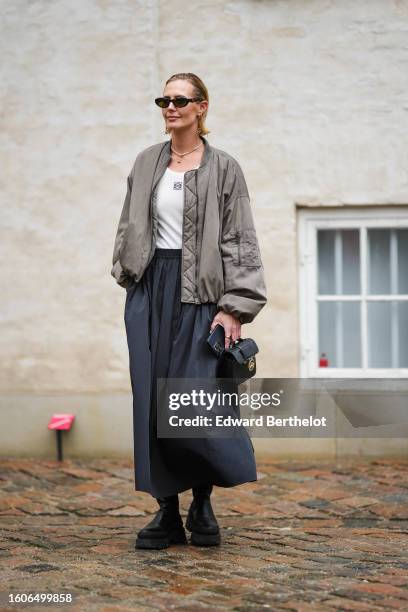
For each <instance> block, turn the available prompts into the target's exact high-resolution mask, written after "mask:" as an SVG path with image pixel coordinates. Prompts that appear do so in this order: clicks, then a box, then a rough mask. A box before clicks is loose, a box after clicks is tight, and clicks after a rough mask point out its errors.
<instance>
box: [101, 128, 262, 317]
mask: <svg viewBox="0 0 408 612" xmlns="http://www.w3.org/2000/svg"><path fill="white" fill-rule="evenodd" d="M201 139H202V140H203V142H204V145H205V148H204V153H203V157H202V160H201V165H200V166H199V168H198V169H196V170H189V171H187V172H186V173H185V175H184V213H183V243H182V265H181V301H182V302H185V303H189V304H201V303H205V302H213V303H216V304H217V306H218V310H223V311H224V312H227V313H230V314H233V315H234V316H236V317H237V318H239V320H240V321H241V323H250V322H251V321H252V320H253V319H254V318H255V316H256V315H257V314H258V313H259V311H260V310H261V308H263V306H264V305H265V304H266V301H267V297H266V287H265V280H264V273H263V264H262V261H261V256H260V252H259V245H258V240H257V236H256V231H255V227H254V222H253V217H252V211H251V207H250V200H249V194H248V189H247V186H246V182H245V178H244V175H243V172H242V170H241V167H240V165H239V164H238V162H237V161H236V160H235V159H234V158H233V157H232V156H231V155H229V154H228V153H225V151H222V150H221V149H217V148H215V147H213V146H211V145H210V144H209V142H208V141H207V140H206V139H205V138H203V137H202V136H201ZM170 146H171V141H170V140H166V141H165V142H160V143H158V144H155V145H152V146H150V147H148V148H146V149H144V150H143V151H141V152H140V153H139V154H138V155H137V157H136V161H135V163H134V164H133V167H132V170H131V172H130V174H129V176H128V177H127V193H126V197H125V202H124V204H123V210H122V214H121V216H120V220H119V226H118V230H117V234H116V239H115V245H114V249H113V258H112V263H113V268H112V271H111V274H112V276H114V278H115V279H116V282H117V283H118V284H119V285H121V286H122V287H125V288H126V289H128V288H129V287H130V286H131V285H132V284H133V282H138V281H139V280H140V279H141V277H142V275H143V272H144V271H145V269H146V267H147V266H148V264H149V263H150V261H151V259H152V258H153V255H154V250H155V245H156V236H157V213H156V198H157V193H156V187H157V184H158V182H159V180H160V178H161V177H162V176H163V174H164V172H165V170H166V168H167V166H168V164H169V162H170V159H171V150H170Z"/></svg>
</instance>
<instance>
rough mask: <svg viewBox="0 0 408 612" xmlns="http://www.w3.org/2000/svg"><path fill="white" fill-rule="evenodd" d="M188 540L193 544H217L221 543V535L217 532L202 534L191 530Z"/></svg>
mask: <svg viewBox="0 0 408 612" xmlns="http://www.w3.org/2000/svg"><path fill="white" fill-rule="evenodd" d="M190 541H191V544H193V546H218V545H219V544H220V543H221V535H220V534H219V533H214V534H204V533H198V532H197V531H193V532H192V533H191V540H190Z"/></svg>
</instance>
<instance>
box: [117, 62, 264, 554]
mask: <svg viewBox="0 0 408 612" xmlns="http://www.w3.org/2000/svg"><path fill="white" fill-rule="evenodd" d="M155 102H156V104H157V105H158V106H159V107H160V108H161V109H162V115H163V119H164V122H165V125H166V131H165V133H166V134H168V133H170V134H171V139H170V140H166V141H165V142H161V143H159V144H155V145H152V146H150V147H148V148H147V149H144V150H143V151H141V152H140V153H139V154H138V156H137V157H136V161H135V163H134V165H133V167H132V170H131V172H130V174H129V176H128V179H127V193H126V198H125V202H124V205H123V210H122V214H121V217H120V221H119V227H118V231H117V235H116V240H115V246H114V252H113V268H112V275H113V276H114V277H115V279H116V281H117V282H118V284H119V285H121V286H123V287H125V288H126V290H127V295H126V306H125V325H126V334H127V341H128V347H129V365H130V377H131V384H132V391H133V432H134V462H135V488H136V490H137V491H146V492H148V493H150V494H151V495H153V496H154V497H155V498H156V499H157V501H158V504H159V510H158V512H157V514H156V516H155V517H154V519H153V520H152V521H151V522H150V523H149V524H148V525H147V526H146V527H144V528H143V529H142V530H141V531H140V532H139V534H138V537H137V540H136V548H152V549H159V548H166V547H168V546H169V545H170V544H171V543H186V535H185V531H184V527H183V522H182V519H181V516H180V513H179V503H178V493H180V492H182V491H186V490H187V489H192V492H193V501H192V504H191V507H190V509H189V512H188V516H187V521H186V527H187V529H188V530H189V531H191V534H192V535H191V543H192V544H195V545H198V546H200V545H201V546H210V545H217V544H219V543H220V532H219V526H218V523H217V520H216V518H215V516H214V512H213V510H212V507H211V501H210V495H211V492H212V488H213V485H217V486H221V487H231V486H235V485H238V484H241V483H244V482H250V481H254V480H256V466H255V460H254V453H253V447H252V444H251V441H250V439H249V437H248V436H240V437H239V436H238V437H234V438H226V439H225V438H224V439H220V438H218V439H204V438H203V439H185V438H184V439H183V438H178V439H167V438H159V437H158V436H157V429H156V426H157V422H156V407H157V404H156V401H157V397H156V381H157V379H158V378H196V377H199V378H203V377H205V378H209V379H212V378H215V377H216V373H217V357H216V356H215V355H214V354H213V353H212V352H211V349H210V348H209V346H208V345H207V343H206V339H207V337H208V335H209V333H210V331H212V330H213V329H214V327H215V326H216V325H217V324H221V325H222V326H223V327H224V330H225V346H226V347H228V346H229V345H230V343H231V342H234V341H235V340H237V339H239V338H240V337H241V325H242V324H243V323H248V322H250V321H252V320H253V319H254V317H255V316H256V315H257V314H258V312H259V311H260V310H261V308H262V307H263V306H264V305H265V303H266V290H265V283H264V276H263V266H262V262H261V257H260V253H259V246H258V241H257V237H256V232H255V228H254V223H253V218H252V213H251V209H250V204H249V196H248V190H247V187H246V183H245V179H244V176H243V173H242V170H241V168H240V166H239V164H238V162H237V161H236V160H235V159H234V158H233V157H232V156H230V155H228V154H227V153H225V152H224V151H221V150H220V149H216V148H215V147H212V146H210V144H209V143H208V141H207V140H206V139H205V138H204V135H205V134H208V130H207V128H206V127H205V118H206V115H207V111H208V104H209V97H208V91H207V89H206V87H205V85H204V83H203V82H202V81H201V79H200V78H199V77H198V76H196V75H195V74H192V73H181V74H175V75H173V76H172V77H170V79H168V81H166V85H165V88H164V92H163V97H160V98H157V99H156V100H155Z"/></svg>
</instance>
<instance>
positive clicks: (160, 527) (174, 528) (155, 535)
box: [135, 495, 187, 550]
mask: <svg viewBox="0 0 408 612" xmlns="http://www.w3.org/2000/svg"><path fill="white" fill-rule="evenodd" d="M157 502H158V503H159V506H160V509H159V510H158V512H157V513H156V516H155V517H154V519H153V520H152V521H150V523H148V524H147V525H146V527H143V529H141V530H140V531H139V533H138V534H137V539H136V546H135V548H149V549H153V550H159V549H161V548H168V547H169V546H170V544H187V538H186V532H185V531H184V527H183V521H182V519H181V516H180V512H179V500H178V495H172V496H171V497H159V498H158V499H157Z"/></svg>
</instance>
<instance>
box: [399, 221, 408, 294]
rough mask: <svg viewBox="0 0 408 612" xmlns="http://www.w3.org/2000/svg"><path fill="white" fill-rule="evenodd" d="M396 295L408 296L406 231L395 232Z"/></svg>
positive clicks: (407, 244)
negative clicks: (396, 256)
mask: <svg viewBox="0 0 408 612" xmlns="http://www.w3.org/2000/svg"><path fill="white" fill-rule="evenodd" d="M397 244H398V247H397V248H398V293H400V294H402V293H405V294H408V229H399V230H397Z"/></svg>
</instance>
